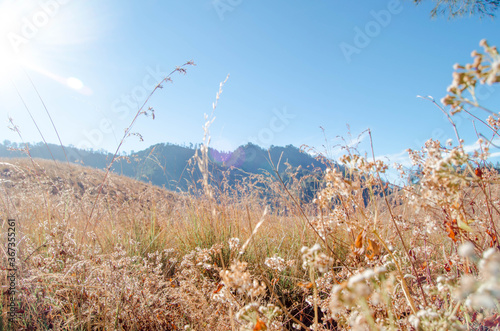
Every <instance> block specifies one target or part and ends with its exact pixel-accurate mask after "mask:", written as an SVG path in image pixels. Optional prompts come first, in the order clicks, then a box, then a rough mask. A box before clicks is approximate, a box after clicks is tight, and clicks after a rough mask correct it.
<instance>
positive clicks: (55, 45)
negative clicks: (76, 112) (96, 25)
mask: <svg viewBox="0 0 500 331" xmlns="http://www.w3.org/2000/svg"><path fill="white" fill-rule="evenodd" d="M80 9H81V8H80ZM81 13H82V11H81V10H79V9H78V7H76V6H73V3H72V2H71V1H67V0H49V1H38V0H23V1H18V0H7V1H4V2H1V3H0V85H3V84H5V83H6V82H9V81H11V80H15V79H16V78H19V77H20V74H23V71H24V72H26V71H36V72H37V73H39V74H42V75H44V76H46V77H48V78H49V79H52V80H55V81H57V82H58V83H60V84H62V85H64V86H66V87H68V88H71V89H74V90H77V91H79V92H82V93H84V92H85V93H88V92H89V90H88V88H87V89H85V86H84V85H83V83H82V82H81V81H80V80H79V79H78V78H75V77H72V76H70V73H68V76H69V77H64V75H63V74H58V73H56V72H54V68H55V69H56V70H57V65H54V64H55V61H54V60H53V59H55V58H57V59H60V58H61V57H63V56H64V53H63V51H60V50H61V49H63V48H64V46H66V45H68V44H73V43H75V39H77V38H75V37H76V36H78V28H79V26H80V25H81V24H78V23H79V22H80V23H81V20H78V19H75V17H78V18H80V19H83V17H82V15H81ZM51 59H52V60H51ZM49 67H50V68H52V70H48V69H47V68H49ZM23 75H24V74H23Z"/></svg>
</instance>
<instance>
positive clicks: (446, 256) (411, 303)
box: [0, 41, 500, 330]
mask: <svg viewBox="0 0 500 331" xmlns="http://www.w3.org/2000/svg"><path fill="white" fill-rule="evenodd" d="M481 45H482V46H483V47H484V54H482V53H477V52H476V53H473V57H474V63H472V64H469V65H466V66H456V68H455V69H456V72H455V73H454V81H453V83H452V85H451V86H450V88H449V89H448V93H449V95H448V96H447V97H445V98H444V99H443V100H442V102H443V104H444V105H447V106H450V107H451V109H452V111H451V113H449V114H448V112H446V111H445V110H444V109H443V108H441V109H442V110H443V111H444V112H445V113H447V114H448V115H449V119H450V123H451V125H453V117H452V114H453V113H456V112H459V111H466V112H472V111H473V110H472V109H474V108H475V111H476V112H475V113H474V114H475V115H474V116H477V117H478V118H479V119H481V120H482V121H484V122H485V123H487V125H488V127H489V128H490V129H491V130H492V134H493V137H494V136H495V135H498V133H497V132H498V129H499V128H500V117H499V115H498V113H495V112H492V111H489V110H485V109H481V107H480V105H479V104H477V102H476V101H475V99H474V98H473V97H470V96H469V97H468V94H467V93H470V92H473V91H474V88H475V86H476V85H479V84H482V83H490V84H495V83H498V82H500V74H499V72H500V57H499V55H498V52H497V50H496V48H493V47H490V46H488V45H487V43H486V42H485V41H483V42H481ZM219 94H220V93H219ZM219 94H218V95H217V99H218V98H219ZM472 95H473V94H472ZM436 105H437V106H438V104H437V103H436ZM438 107H440V106H438ZM140 113H141V110H140V111H139V112H138V115H139V114H140ZM484 114H486V115H487V116H482V115H484ZM136 119H137V116H136V118H134V121H135V120H136ZM209 121H210V120H209ZM208 126H209V123H208V124H207V126H206V127H205V130H206V131H205V134H206V137H205V140H204V142H205V144H204V145H203V146H202V148H201V150H200V153H199V154H197V156H196V158H195V159H194V161H195V164H196V166H197V167H199V170H200V171H201V172H202V173H203V175H204V176H203V180H202V181H201V182H200V183H194V184H193V187H192V190H191V191H190V193H186V194H181V193H175V194H174V193H171V192H168V191H165V190H162V189H160V188H157V187H154V186H152V185H148V184H144V183H141V182H137V181H134V180H132V179H129V178H125V177H120V176H117V175H114V174H111V173H107V172H104V171H99V170H94V169H90V168H85V167H82V166H77V165H69V164H64V163H54V162H50V161H46V160H38V159H30V158H26V159H4V160H0V181H1V184H2V185H1V193H0V197H1V200H0V201H1V206H2V208H1V209H0V217H1V219H2V220H3V223H2V233H3V234H5V235H4V236H3V237H2V239H3V244H2V246H1V247H2V253H3V254H2V269H1V270H0V273H1V274H2V278H1V279H2V283H1V286H2V292H1V293H2V294H1V296H2V297H1V301H0V302H1V304H2V324H1V325H2V329H12V330H47V329H54V330H62V329H64V330H113V329H116V330H180V329H183V330H293V329H302V330H351V329H352V330H487V329H495V328H498V326H499V325H500V315H499V308H500V306H499V301H498V299H499V298H500V252H499V251H498V250H499V248H500V247H499V243H498V237H499V234H498V227H499V225H500V224H499V217H500V195H499V190H500V189H499V179H500V177H499V175H498V173H497V171H496V170H495V169H493V168H492V167H490V166H488V163H486V161H487V159H488V150H489V148H490V146H491V144H490V141H488V140H487V139H484V138H481V139H480V147H481V148H480V149H479V151H478V152H475V153H473V154H470V153H466V152H465V150H464V148H463V144H464V142H463V141H462V140H460V137H459V133H458V132H457V139H456V141H455V142H450V143H445V142H439V141H434V140H429V141H427V143H426V145H425V146H423V147H422V149H421V150H418V151H409V153H410V156H411V158H412V161H413V162H414V164H415V169H417V170H418V171H415V169H413V171H409V170H408V169H403V168H402V167H400V168H399V170H400V171H401V177H402V179H403V180H404V181H405V182H406V183H407V184H406V185H403V186H400V187H396V186H393V185H389V184H388V183H386V182H384V181H382V180H381V175H382V174H383V173H384V172H385V171H386V170H387V168H388V165H386V164H384V163H383V162H382V161H380V160H376V159H375V158H374V157H371V156H368V157H365V156H361V155H359V154H358V153H356V152H355V151H353V150H351V149H345V155H344V156H343V157H341V158H340V159H339V160H338V163H339V164H341V165H343V166H345V169H346V170H345V173H344V172H340V171H339V170H338V169H336V168H335V166H334V165H333V164H331V165H330V167H329V168H328V169H327V171H326V172H325V173H324V176H323V179H322V181H321V183H320V186H321V190H320V191H318V194H317V196H316V199H315V200H314V201H313V202H312V203H310V204H306V203H304V202H302V201H300V200H299V199H298V198H297V196H298V195H297V193H298V191H299V190H300V185H299V183H297V182H292V184H290V185H286V184H284V183H283V182H282V181H281V179H280V178H279V177H278V176H276V175H270V176H257V177H256V178H255V179H254V180H251V181H248V182H243V183H241V184H240V185H239V186H237V187H229V188H227V189H225V190H223V191H221V190H220V189H219V187H225V186H224V185H214V184H213V183H212V182H211V181H210V173H209V172H208V166H207V164H208V162H209V160H208V156H207V153H206V151H207V149H206V145H207V144H208V143H207V142H208V140H209V139H208ZM126 134H127V133H126ZM478 138H479V137H478ZM122 142H123V141H122ZM219 184H220V183H219ZM263 188H265V190H266V194H265V195H262V194H260V192H261V191H262V189H263ZM8 219H13V220H14V221H8ZM9 228H10V229H9ZM12 228H14V229H15V233H14V231H13V230H12ZM12 233H14V235H13V238H14V239H15V240H14V241H12V242H15V251H16V254H15V255H14V256H10V252H11V251H13V250H12V249H9V246H8V243H10V242H11V241H10V238H11V235H10V234H12ZM14 267H15V268H16V271H15V272H12V270H10V269H12V268H14ZM12 275H14V276H12ZM13 281H14V282H15V289H16V293H15V294H12V293H11V292H10V290H9V288H10V286H11V283H12V282H13ZM10 300H13V301H12V302H13V304H10V302H11V301H10ZM10 312H14V313H15V318H13V320H12V321H10V320H9V317H10V316H11V315H10V314H9V313H10Z"/></svg>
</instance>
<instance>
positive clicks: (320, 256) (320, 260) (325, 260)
mask: <svg viewBox="0 0 500 331" xmlns="http://www.w3.org/2000/svg"><path fill="white" fill-rule="evenodd" d="M320 249H321V246H320V245H319V244H315V245H314V246H313V247H311V248H309V247H305V246H304V247H302V249H301V250H300V252H301V253H302V260H303V261H304V262H303V263H302V268H304V269H306V270H307V269H308V268H314V269H317V270H318V271H319V272H321V273H323V272H327V271H328V269H329V268H330V267H331V266H332V264H333V259H332V258H331V257H329V256H327V255H326V254H325V253H319V250H320Z"/></svg>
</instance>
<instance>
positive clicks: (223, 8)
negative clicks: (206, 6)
mask: <svg viewBox="0 0 500 331" xmlns="http://www.w3.org/2000/svg"><path fill="white" fill-rule="evenodd" d="M242 3H243V0H213V1H212V6H213V7H214V9H215V11H216V12H217V15H218V16H219V19H220V20H221V21H223V20H224V15H225V14H226V12H232V11H233V10H234V9H235V8H236V7H238V6H239V5H241V4H242Z"/></svg>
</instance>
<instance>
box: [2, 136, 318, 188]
mask: <svg viewBox="0 0 500 331" xmlns="http://www.w3.org/2000/svg"><path fill="white" fill-rule="evenodd" d="M29 152H30V155H31V157H33V158H42V159H49V160H50V159H52V158H53V159H55V160H58V161H62V162H65V161H66V157H65V153H64V151H63V149H62V148H61V146H58V145H54V144H48V145H47V146H46V145H45V144H43V143H37V144H29ZM65 152H66V156H67V157H68V159H69V160H70V162H71V163H80V164H83V165H85V166H88V167H93V168H97V169H105V168H106V167H107V166H108V164H109V163H110V162H111V160H112V159H113V155H112V154H111V153H106V152H105V151H88V150H81V149H78V148H76V147H74V146H68V147H65ZM195 153H196V149H195V148H192V147H185V146H179V145H174V144H169V143H167V144H165V143H160V144H156V145H152V146H150V147H148V148H146V149H144V150H142V151H139V152H135V153H132V154H131V155H124V154H122V155H120V156H119V158H118V160H116V161H115V162H114V164H113V167H112V171H113V172H115V173H117V174H121V175H125V176H128V177H131V178H134V179H138V180H141V181H143V182H151V183H152V184H154V185H157V186H160V187H165V188H166V189H169V190H171V191H187V190H188V188H189V186H190V185H191V184H193V183H194V182H196V181H198V180H199V179H200V178H201V173H200V171H199V169H198V167H197V166H196V164H195V163H194V160H193V157H194V155H195ZM26 156H27V155H26V152H25V151H23V150H22V146H19V145H18V144H16V143H11V142H9V141H4V143H3V144H0V157H11V158H12V157H16V158H18V157H26ZM208 156H209V159H210V161H211V162H210V165H209V170H210V173H211V175H212V180H213V181H216V182H217V181H221V180H222V177H223V176H225V177H226V178H227V179H228V180H229V185H232V184H234V183H236V181H238V180H241V179H242V178H245V177H248V176H251V175H254V174H265V173H268V174H272V175H274V174H275V172H274V169H273V165H272V164H274V166H276V167H278V171H279V173H280V175H282V177H283V178H284V179H285V180H289V179H290V175H289V174H288V173H287V165H286V164H289V166H290V169H288V172H290V170H294V171H297V173H298V175H299V176H300V177H303V176H305V175H308V174H312V173H313V170H314V169H321V170H325V168H326V166H325V165H324V164H323V163H322V162H320V161H318V160H316V159H315V158H314V157H313V156H311V155H309V154H307V153H304V152H302V151H301V150H300V149H298V148H297V147H294V146H292V145H288V146H285V147H277V146H271V148H270V149H269V150H265V149H263V148H261V147H259V146H257V145H254V144H252V143H248V144H246V145H244V146H240V147H238V148H237V149H236V150H234V151H233V152H221V151H217V150H215V149H212V148H210V149H209V150H208ZM190 160H191V161H190ZM271 161H272V163H271ZM224 172H226V173H225V174H224ZM299 179H300V178H299ZM311 193H312V191H311Z"/></svg>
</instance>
